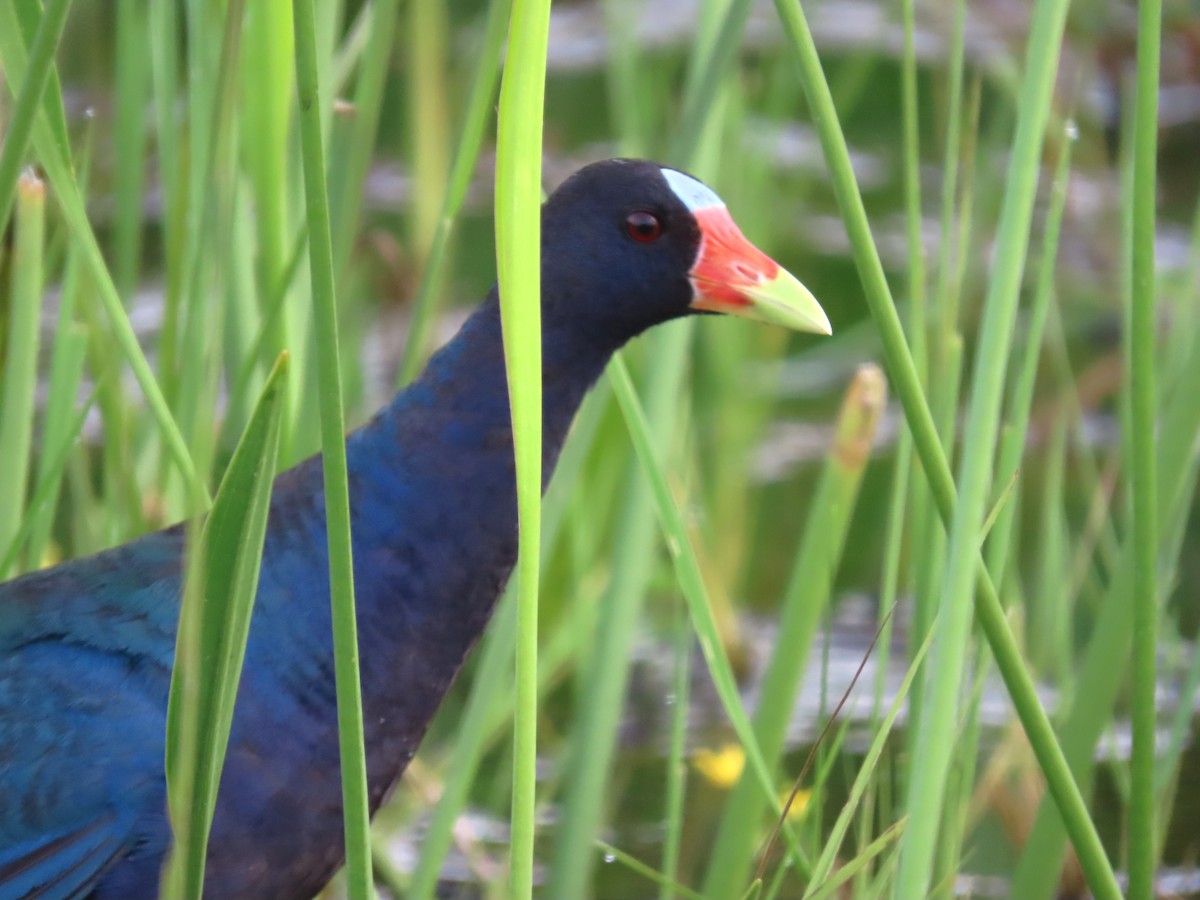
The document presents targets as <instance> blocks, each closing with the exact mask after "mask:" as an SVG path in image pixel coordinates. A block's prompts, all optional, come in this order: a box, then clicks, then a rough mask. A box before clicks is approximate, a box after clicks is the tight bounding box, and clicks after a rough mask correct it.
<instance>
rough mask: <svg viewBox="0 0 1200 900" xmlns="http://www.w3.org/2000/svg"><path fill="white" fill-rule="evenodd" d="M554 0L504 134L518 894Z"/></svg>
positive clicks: (526, 836)
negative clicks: (545, 121) (514, 527)
mask: <svg viewBox="0 0 1200 900" xmlns="http://www.w3.org/2000/svg"><path fill="white" fill-rule="evenodd" d="M549 28H550V2H549V0H515V2H514V3H513V5H512V14H511V16H510V17H509V26H508V56H507V59H506V60H505V64H504V76H503V78H502V80H501V83H500V106H499V111H498V113H497V132H496V269H497V274H498V276H499V277H498V280H499V284H500V318H501V324H502V329H503V334H504V363H505V370H506V372H507V375H508V385H509V398H510V406H511V409H512V426H513V428H512V430H513V453H514V457H515V460H516V476H517V520H518V523H519V537H518V555H517V571H516V579H517V581H516V584H517V673H516V684H517V701H516V715H515V717H514V721H513V801H512V844H511V847H510V851H509V853H510V855H509V896H510V897H512V898H513V900H527V898H529V897H530V896H532V894H533V842H534V832H535V827H536V826H535V822H534V804H535V802H536V789H537V771H536V765H537V652H538V581H539V575H540V567H539V564H538V555H539V551H540V548H541V513H542V339H541V313H542V307H541V246H542V239H541V198H542V183H541V182H542V112H543V103H544V100H545V89H546V50H547V41H548V39H549Z"/></svg>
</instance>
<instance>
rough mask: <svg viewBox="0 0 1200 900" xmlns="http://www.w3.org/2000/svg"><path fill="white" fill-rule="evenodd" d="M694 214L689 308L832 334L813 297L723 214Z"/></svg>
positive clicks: (716, 209) (720, 210)
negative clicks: (696, 244) (696, 230)
mask: <svg viewBox="0 0 1200 900" xmlns="http://www.w3.org/2000/svg"><path fill="white" fill-rule="evenodd" d="M694 215H695V217H696V221H697V222H698V223H699V225H700V252H699V253H698V254H697V257H696V263H695V265H693V266H692V268H691V271H689V272H688V279H689V280H690V281H691V283H692V289H693V292H694V296H693V299H692V309H700V310H704V311H706V312H719V313H729V314H731V315H735V316H742V317H743V318H746V319H758V320H760V321H763V322H772V323H774V324H776V325H783V326H785V327H787V328H792V329H795V330H796V331H811V332H813V333H815V334H833V328H832V327H831V326H830V324H829V319H828V318H827V317H826V315H825V310H823V309H821V304H820V303H818V302H817V298H816V297H814V296H813V295H812V294H811V293H810V292H809V290H808V288H806V287H805V286H804V285H802V284H801V283H800V282H799V281H797V280H796V278H795V277H794V276H793V275H792V274H791V273H790V272H788V271H787V270H786V269H784V268H783V267H782V266H780V265H779V263H777V262H775V260H773V259H771V257H769V256H767V255H766V254H765V253H763V252H762V251H761V250H759V249H758V248H757V247H755V246H754V245H753V244H751V243H750V242H749V241H748V240H746V237H745V235H743V234H742V232H741V229H740V228H738V227H737V225H736V224H735V223H734V221H733V217H732V216H730V215H729V210H727V209H726V208H725V207H724V206H711V207H707V208H704V209H699V210H696V211H695V212H694Z"/></svg>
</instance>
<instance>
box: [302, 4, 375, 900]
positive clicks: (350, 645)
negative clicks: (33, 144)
mask: <svg viewBox="0 0 1200 900" xmlns="http://www.w3.org/2000/svg"><path fill="white" fill-rule="evenodd" d="M292 15H293V20H294V24H295V41H296V87H297V90H298V93H299V97H300V139H301V148H302V153H301V156H302V157H303V164H304V201H305V209H306V219H307V222H308V239H309V272H310V276H311V278H312V297H313V318H314V323H315V333H316V336H317V373H318V375H317V380H318V392H317V397H318V400H319V406H320V411H321V451H322V461H321V464H322V471H323V473H324V480H325V528H326V532H327V540H328V552H329V599H330V604H331V614H332V617H333V650H334V653H333V657H334V680H335V683H336V692H337V717H338V748H339V751H340V759H341V769H342V814H343V817H344V827H345V841H346V877H347V883H348V889H349V894H350V898H351V900H369V898H370V897H371V896H372V895H373V894H374V890H373V887H372V882H371V836H370V829H371V819H370V813H369V810H368V797H367V762H366V747H365V744H364V738H363V710H362V685H361V684H360V683H359V667H358V623H357V621H356V619H355V614H354V560H353V552H352V546H351V538H350V486H349V479H348V476H347V474H346V444H345V437H344V435H345V427H346V426H345V415H344V413H343V410H342V376H341V363H340V360H339V348H338V316H337V298H336V293H335V286H334V271H333V248H332V246H331V244H330V231H329V196H328V193H327V192H326V187H325V142H324V136H323V134H322V124H321V117H322V114H323V111H324V105H323V103H324V101H323V99H322V95H321V90H320V84H319V81H318V73H317V62H318V60H317V32H316V21H315V18H314V10H313V0H296V3H295V5H294V6H293V10H292Z"/></svg>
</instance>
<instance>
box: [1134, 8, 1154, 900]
mask: <svg viewBox="0 0 1200 900" xmlns="http://www.w3.org/2000/svg"><path fill="white" fill-rule="evenodd" d="M1161 42H1162V3H1161V2H1160V0H1141V2H1139V3H1138V38H1137V103H1136V106H1135V108H1134V114H1133V292H1132V295H1131V297H1130V303H1131V304H1132V310H1131V312H1130V316H1129V321H1130V322H1131V328H1130V336H1129V340H1128V342H1127V344H1126V347H1127V353H1128V355H1129V361H1128V366H1129V371H1130V381H1129V383H1130V389H1131V392H1132V397H1131V407H1132V408H1131V422H1130V424H1131V425H1132V428H1133V434H1132V435H1131V441H1130V443H1131V444H1132V447H1133V459H1132V464H1133V468H1132V473H1131V474H1132V477H1131V483H1130V493H1131V495H1132V496H1131V499H1132V501H1133V553H1134V577H1133V594H1132V595H1131V598H1130V601H1131V602H1132V604H1133V688H1132V697H1131V701H1130V706H1131V715H1132V725H1133V756H1132V759H1131V761H1130V776H1131V779H1132V791H1131V796H1130V799H1129V896H1130V897H1131V898H1133V900H1150V898H1152V897H1153V896H1154V860H1155V830H1156V828H1155V824H1156V821H1155V815H1156V810H1155V802H1154V763H1155V730H1156V725H1157V714H1158V710H1157V706H1156V701H1155V678H1156V668H1157V667H1156V659H1157V654H1158V585H1157V573H1156V571H1155V566H1156V563H1157V558H1158V527H1157V526H1158V509H1157V506H1156V500H1157V490H1158V488H1157V472H1156V469H1155V457H1154V444H1155V439H1156V435H1155V425H1156V407H1155V390H1154V365H1155V359H1154V354H1155V340H1154V330H1155V321H1154V310H1155V291H1156V287H1157V286H1156V284H1155V278H1154V225H1155V222H1154V217H1155V212H1156V210H1155V189H1156V171H1155V165H1156V160H1157V154H1158V71H1159V52H1160V45H1161Z"/></svg>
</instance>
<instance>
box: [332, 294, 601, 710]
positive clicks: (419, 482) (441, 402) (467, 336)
mask: <svg viewBox="0 0 1200 900" xmlns="http://www.w3.org/2000/svg"><path fill="white" fill-rule="evenodd" d="M542 346H543V430H542V441H543V456H542V459H543V485H545V483H546V482H548V480H549V478H550V475H551V473H552V471H553V467H554V464H555V463H556V461H557V459H558V455H559V451H560V450H561V448H562V445H563V441H564V440H565V438H566V435H567V431H568V429H569V427H570V424H571V421H572V419H573V418H574V415H575V413H576V411H577V409H578V407H579V404H580V402H581V401H582V399H583V397H584V395H585V394H586V392H587V390H588V388H589V387H590V386H591V385H592V384H593V382H594V381H595V380H596V379H597V378H598V377H599V375H600V374H601V372H602V371H603V368H604V365H605V363H606V362H607V360H608V358H609V356H610V355H611V352H612V349H614V348H611V347H604V346H600V347H597V346H595V343H594V341H592V340H588V336H587V335H582V336H581V335H578V334H577V333H575V332H572V331H571V330H570V329H568V328H556V327H555V324H554V323H553V322H552V321H551V322H547V323H544V330H543V342H542ZM347 452H348V464H349V470H350V480H351V490H352V510H353V531H354V552H355V557H356V559H355V570H356V571H355V579H356V592H357V594H358V608H359V634H360V640H361V641H362V650H363V654H362V659H363V678H364V682H370V681H372V680H375V679H378V680H379V682H384V683H387V684H392V685H404V684H406V683H407V684H413V683H421V684H427V685H430V686H431V687H432V686H433V685H434V684H437V685H440V686H441V690H444V689H445V687H446V686H448V685H449V682H450V680H451V679H452V678H453V676H454V673H455V672H456V671H457V669H458V667H459V665H460V664H461V662H462V659H463V657H464V655H465V654H466V651H467V650H468V649H469V648H470V646H471V645H472V644H473V643H474V641H475V640H476V639H477V638H478V636H479V634H480V633H481V632H482V631H483V628H484V626H485V625H486V623H487V620H488V618H489V616H490V615H491V612H492V608H493V606H494V604H495V601H496V599H497V598H498V596H499V594H500V592H501V590H502V589H503V587H504V583H505V581H506V580H507V578H508V575H509V572H510V571H511V569H512V566H513V564H514V562H515V561H516V548H517V516H516V493H515V478H514V466H513V445H512V426H511V419H510V411H509V395H508V387H507V381H506V377H505V367H504V351H503V344H502V340H501V330H500V316H499V308H498V303H497V301H496V296H495V293H494V292H493V293H492V295H491V296H489V297H488V299H487V300H486V301H485V303H484V304H483V306H482V307H480V308H479V309H478V310H477V311H476V312H475V313H474V314H473V315H472V316H471V317H470V318H469V319H468V320H467V322H466V323H465V324H464V325H463V327H462V329H461V330H460V331H459V333H458V335H457V336H456V337H455V338H454V339H453V340H452V341H451V342H450V343H449V344H447V345H446V346H445V347H444V348H442V349H441V350H440V351H439V352H438V353H437V354H436V355H435V356H434V357H433V359H431V360H430V362H429V365H428V366H427V367H426V369H425V371H424V372H423V373H422V375H421V376H420V378H419V379H418V380H417V381H416V382H414V383H413V384H412V385H411V386H410V387H409V388H407V389H406V390H404V391H403V392H401V393H400V394H399V395H397V396H396V398H395V399H394V400H393V401H392V402H391V403H390V404H389V405H388V406H387V407H386V408H385V409H384V410H383V411H382V412H381V413H380V414H379V415H378V416H376V417H375V419H374V420H372V421H371V422H370V423H369V424H367V425H366V426H365V427H364V428H362V429H360V430H359V431H357V432H355V433H354V434H353V435H352V436H351V437H350V439H349V442H348V445H347ZM397 651H401V652H397ZM364 691H365V687H364ZM365 692H366V691H365ZM382 693H391V692H390V691H383V692H382ZM410 693H411V692H410ZM392 696H393V698H394V700H395V702H399V703H407V702H409V700H408V698H401V699H395V698H396V695H395V694H392ZM430 712H431V711H430ZM395 713H396V710H395V709H392V710H390V711H389V715H394V714H395ZM406 715H408V716H409V717H411V718H412V719H417V720H419V719H420V718H421V717H422V713H421V712H419V711H417V710H410V711H408V712H407V713H406Z"/></svg>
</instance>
